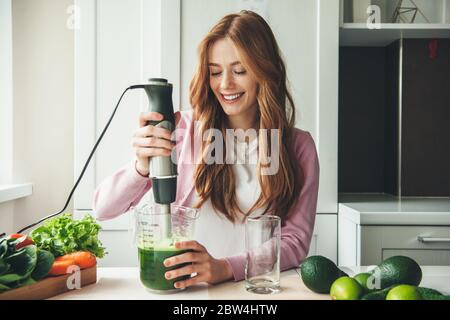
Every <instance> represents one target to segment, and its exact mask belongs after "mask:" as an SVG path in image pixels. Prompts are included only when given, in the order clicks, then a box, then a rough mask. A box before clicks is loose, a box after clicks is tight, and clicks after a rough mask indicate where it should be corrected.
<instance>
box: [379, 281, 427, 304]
mask: <svg viewBox="0 0 450 320" xmlns="http://www.w3.org/2000/svg"><path fill="white" fill-rule="evenodd" d="M386 300H422V296H421V295H420V293H419V290H418V288H417V287H415V286H410V285H407V284H401V285H399V286H396V287H394V288H392V289H391V290H389V293H388V294H387V296H386Z"/></svg>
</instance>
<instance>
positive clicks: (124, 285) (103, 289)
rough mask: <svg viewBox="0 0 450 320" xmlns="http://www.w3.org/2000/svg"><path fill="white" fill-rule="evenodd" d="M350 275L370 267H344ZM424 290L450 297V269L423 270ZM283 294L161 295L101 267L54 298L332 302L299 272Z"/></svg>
mask: <svg viewBox="0 0 450 320" xmlns="http://www.w3.org/2000/svg"><path fill="white" fill-rule="evenodd" d="M342 269H343V270H344V271H346V272H347V273H348V274H349V275H350V276H353V275H355V274H357V273H360V272H364V271H366V270H367V269H368V267H350V268H349V267H342ZM422 271H423V279H422V282H421V284H420V286H422V287H430V288H433V289H436V290H439V291H441V292H442V293H445V294H450V266H445V267H435V266H429V267H428V266H425V267H422ZM281 287H282V292H281V293H278V294H273V295H257V294H252V293H248V292H247V291H246V290H245V287H244V282H243V281H240V282H227V283H223V284H220V285H216V286H208V285H206V284H204V285H199V286H196V287H191V288H188V289H186V290H184V291H181V292H179V293H176V294H170V295H169V294H167V295H158V294H155V293H151V292H149V291H147V290H146V289H145V288H144V286H143V285H142V284H141V283H140V280H139V269H138V268H98V272H97V283H96V284H92V285H89V286H86V287H84V288H82V289H79V290H74V291H70V292H67V293H64V294H61V295H59V296H56V297H53V298H52V299H55V300H61V299H81V300H100V299H102V300H103V299H105V300H124V299H126V300H162V299H164V300H178V299H179V300H328V299H329V295H320V294H316V293H313V292H312V291H310V290H309V289H308V288H306V287H305V285H304V284H303V282H302V281H301V278H300V276H299V274H298V273H297V271H296V270H289V271H285V272H282V274H281Z"/></svg>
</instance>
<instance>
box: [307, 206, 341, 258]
mask: <svg viewBox="0 0 450 320" xmlns="http://www.w3.org/2000/svg"><path fill="white" fill-rule="evenodd" d="M316 255H321V256H325V257H327V258H329V259H330V260H332V261H334V262H335V263H337V215H335V214H318V215H317V216H316V224H315V227H314V233H313V237H312V239H311V245H310V247H309V253H308V256H316Z"/></svg>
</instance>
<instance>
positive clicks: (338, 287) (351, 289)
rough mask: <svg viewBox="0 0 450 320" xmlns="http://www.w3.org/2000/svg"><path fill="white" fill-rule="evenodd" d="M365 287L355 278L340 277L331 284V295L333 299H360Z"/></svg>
mask: <svg viewBox="0 0 450 320" xmlns="http://www.w3.org/2000/svg"><path fill="white" fill-rule="evenodd" d="M363 293H364V289H363V288H362V287H361V285H360V284H359V283H358V281H356V280H355V279H353V278H350V277H340V278H339V279H337V280H336V281H335V282H333V284H332V285H331V289H330V296H331V299H332V300H358V299H359V298H360V297H361V296H362V295H363Z"/></svg>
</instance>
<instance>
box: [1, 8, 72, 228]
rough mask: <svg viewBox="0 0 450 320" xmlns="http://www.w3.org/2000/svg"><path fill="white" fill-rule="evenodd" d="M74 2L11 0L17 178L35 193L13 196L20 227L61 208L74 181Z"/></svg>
mask: <svg viewBox="0 0 450 320" xmlns="http://www.w3.org/2000/svg"><path fill="white" fill-rule="evenodd" d="M72 3H73V1H71V0H14V1H13V2H12V25H13V86H14V90H13V101H14V114H13V117H14V120H13V128H14V129H13V130H14V132H13V134H14V140H13V180H14V182H15V183H20V182H32V183H33V184H34V185H33V195H32V196H30V197H27V198H24V199H20V200H16V201H14V210H13V211H14V213H13V215H14V229H15V230H17V229H20V228H21V227H23V226H25V225H27V224H29V223H31V222H34V221H35V220H37V219H39V218H41V217H43V216H46V215H48V214H50V213H53V212H56V211H59V210H60V209H61V208H62V206H63V204H64V202H65V200H66V197H67V195H68V193H69V191H70V189H71V187H72V184H73V158H74V153H73V130H74V126H73V120H74V119H73V96H74V95H73V87H74V82H73V78H74V73H73V59H74V58H73V52H74V47H73V39H74V37H73V31H72V30H69V29H68V28H67V26H66V22H67V18H68V14H67V13H66V10H67V8H68V7H69V6H70V5H71V4H72ZM68 210H71V206H70V207H69V208H68ZM1 215H2V213H1V212H0V216H1ZM8 231H12V230H8Z"/></svg>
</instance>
